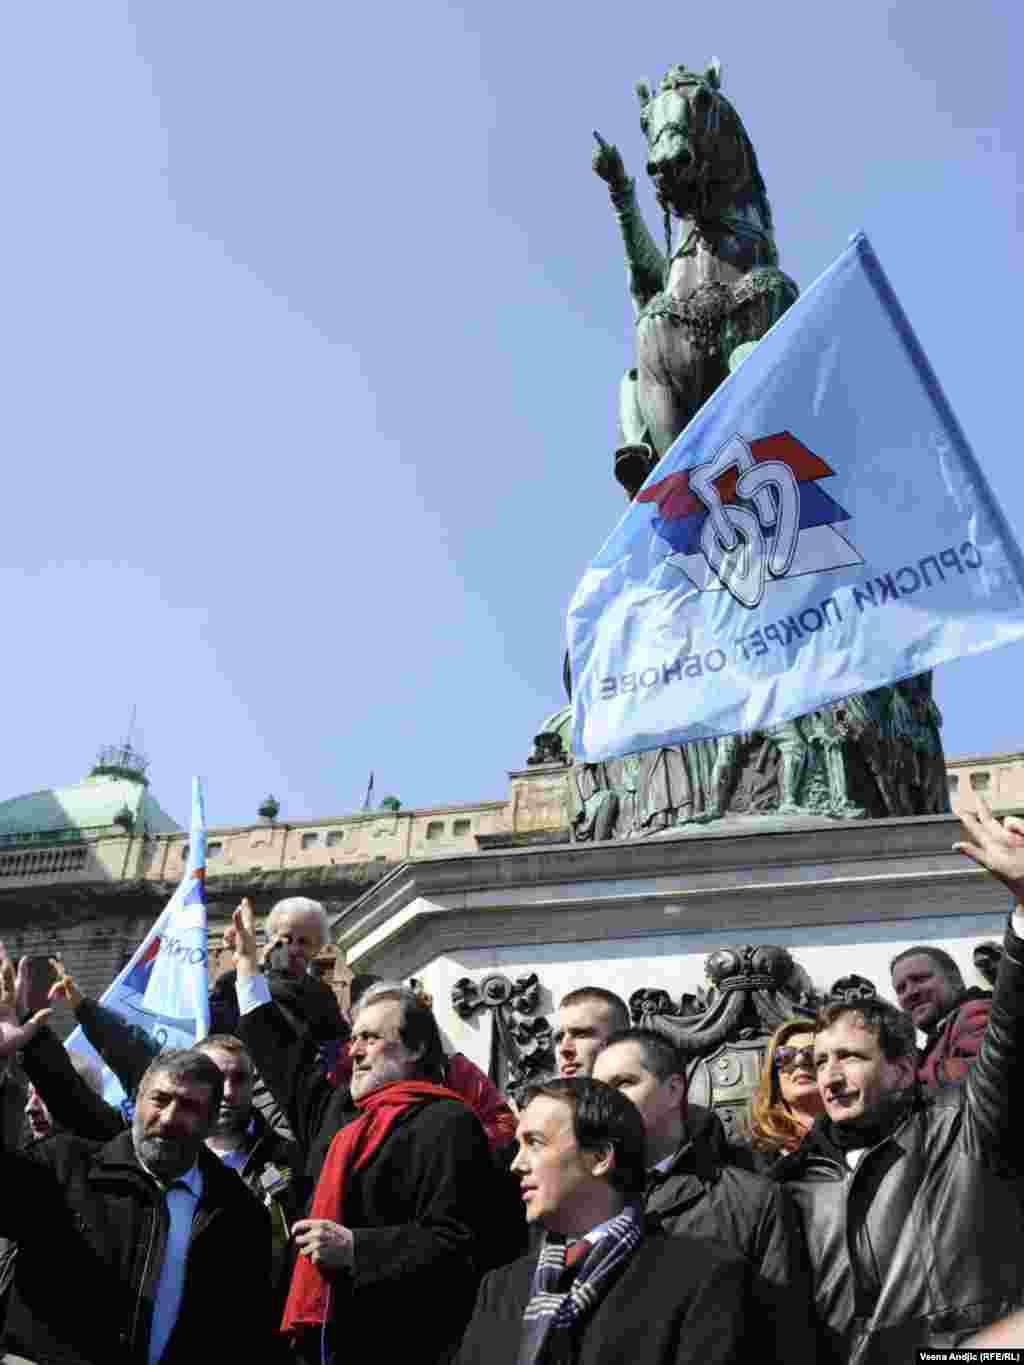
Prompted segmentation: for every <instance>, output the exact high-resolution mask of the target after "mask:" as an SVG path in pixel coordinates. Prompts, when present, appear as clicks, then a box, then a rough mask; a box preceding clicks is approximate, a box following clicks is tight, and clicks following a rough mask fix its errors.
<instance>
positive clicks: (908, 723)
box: [559, 61, 949, 839]
mask: <svg viewBox="0 0 1024 1365" xmlns="http://www.w3.org/2000/svg"><path fill="white" fill-rule="evenodd" d="M637 94H638V96H639V99H640V127H641V129H642V131H643V133H644V136H645V138H646V141H647V161H646V169H647V174H648V175H649V176H650V178H651V181H652V182H653V185H654V191H655V195H656V198H657V202H658V205H659V207H660V208H661V210H662V213H663V215H664V219H663V230H664V243H665V249H664V251H662V249H661V248H660V247H659V246H658V244H657V243H656V242H655V240H654V238H653V237H652V235H651V233H650V232H649V231H648V228H647V226H646V224H645V223H644V220H643V217H642V215H641V212H640V209H639V206H638V204H637V197H636V188H635V183H634V181H633V180H632V179H631V178H630V177H629V176H628V175H627V174H626V169H625V166H624V164H623V160H622V157H621V155H620V153H619V151H618V149H617V148H616V147H615V146H613V145H612V144H611V143H609V142H606V141H605V139H604V138H603V137H602V136H601V135H600V134H599V133H596V132H595V134H594V137H595V138H596V141H597V147H596V150H595V152H594V161H593V164H594V170H595V171H596V173H597V174H598V175H599V176H600V177H601V179H602V180H603V181H604V182H605V183H606V184H607V186H608V191H609V195H610V198H611V202H612V207H613V208H614V210H615V215H616V218H617V220H618V224H619V229H620V232H621V234H622V241H623V245H624V247H625V254H626V266H627V270H628V277H629V292H630V296H631V298H632V302H633V309H634V313H635V318H636V357H635V364H634V365H633V366H632V367H631V368H630V369H629V370H628V371H627V372H626V375H625V377H624V379H623V381H622V384H621V386H620V390H619V402H618V417H619V427H620V438H621V439H620V442H619V445H618V448H617V449H616V451H615V456H614V473H615V477H616V479H617V480H618V481H619V483H620V484H621V485H622V487H623V488H624V489H625V491H626V494H627V496H628V497H629V498H630V499H633V498H635V497H636V495H637V493H638V492H639V491H640V489H641V487H642V486H643V484H644V482H645V480H646V479H647V477H648V475H649V474H650V472H651V470H652V469H653V468H654V466H655V465H656V464H657V463H658V461H659V460H660V459H661V457H662V456H663V455H664V454H665V452H666V451H667V450H668V448H669V447H670V446H671V445H672V443H673V441H675V439H676V438H677V437H678V436H679V434H680V433H681V432H682V430H683V429H684V427H685V426H686V425H687V423H688V422H689V421H690V419H691V418H692V417H693V416H694V415H695V413H696V412H697V410H698V409H699V408H700V407H701V406H702V405H703V404H704V403H705V402H706V401H707V399H708V398H710V396H711V395H712V394H713V393H714V391H715V389H716V388H717V387H718V385H719V384H721V383H722V381H723V380H724V379H725V378H726V377H727V376H728V375H729V373H730V371H731V370H733V369H735V368H736V366H737V365H738V364H740V363H742V360H743V358H744V357H745V355H747V354H748V353H749V351H750V349H751V348H752V347H753V346H754V345H756V344H757V342H758V340H759V339H760V338H761V337H762V336H763V335H764V334H765V332H767V330H768V329H769V327H771V326H772V324H773V323H774V322H776V321H777V320H778V319H779V318H780V317H781V316H782V315H783V313H784V312H785V311H786V309H787V308H789V307H790V305H791V304H792V303H793V302H794V301H795V300H796V298H797V295H798V293H799V291H798V289H797V286H796V284H795V283H794V281H793V280H791V279H790V278H789V276H788V275H786V274H785V273H784V272H783V271H782V270H780V269H779V265H778V251H777V249H776V245H775V238H774V234H773V226H772V212H771V206H770V204H769V202H768V195H767V192H766V190H765V185H764V180H763V179H762V176H761V172H760V169H759V167H758V164H757V155H756V153H755V151H754V146H753V143H752V142H751V141H750V138H749V137H748V136H747V132H746V129H745V128H744V126H743V123H742V122H741V120H740V117H739V115H738V114H737V112H736V110H735V109H734V108H733V106H732V104H731V103H730V102H729V101H728V100H727V99H726V98H725V96H724V95H723V94H722V91H721V68H720V65H719V63H718V62H717V61H713V62H712V63H711V64H710V65H709V66H708V67H707V68H706V69H705V70H704V71H703V72H701V73H698V72H694V71H690V70H688V69H687V68H686V67H684V66H674V67H672V69H671V70H670V71H669V72H668V73H667V74H666V75H665V76H664V78H663V79H662V81H661V83H660V85H658V86H657V88H656V89H654V90H651V89H650V88H649V87H648V86H647V85H646V84H641V85H638V86H637ZM563 714H564V713H563ZM941 723H942V721H941V716H940V714H939V711H938V708H937V706H936V705H935V703H934V701H933V700H932V694H931V675H930V674H921V675H920V676H918V677H915V678H911V679H909V680H907V681H905V682H901V683H897V684H896V685H894V686H892V687H882V688H878V689H876V690H874V691H872V692H869V693H866V694H865V695H863V696H859V697H851V698H847V699H846V700H844V701H841V702H836V703H834V704H832V705H830V706H827V707H824V708H823V709H821V710H819V711H815V712H813V713H811V714H810V715H807V716H802V717H800V718H799V719H797V720H794V721H790V722H788V723H786V724H784V725H779V726H777V727H774V728H772V729H770V730H764V731H758V732H755V733H753V734H747V735H731V736H728V737H726V738H724V739H719V740H698V741H695V742H693V743H690V744H686V745H674V746H670V747H665V748H661V749H656V750H651V751H649V752H646V753H640V754H630V755H628V756H627V757H625V758H622V759H614V760H610V761H607V762H604V763H599V764H583V763H580V762H579V761H578V760H577V761H575V762H574V765H573V768H572V781H571V787H572V796H573V802H574V811H573V827H574V834H575V837H576V838H580V839H602V838H627V837H638V836H640V837H642V836H643V835H646V834H651V833H656V832H657V831H659V830H662V829H666V828H668V827H671V826H676V825H681V824H685V823H687V822H690V821H706V820H713V819H717V818H720V817H722V816H724V815H728V814H776V815H797V814H802V815H830V816H834V817H837V818H857V817H863V816H874V817H880V816H887V815H926V814H937V813H940V812H944V811H947V810H948V809H949V798H948V792H947V787H946V775H945V760H944V757H943V752H942V742H941V739H940V736H939V727H940V726H941ZM559 728H560V729H562V733H563V734H567V731H568V727H567V726H564V728H563V727H561V726H560V727H559Z"/></svg>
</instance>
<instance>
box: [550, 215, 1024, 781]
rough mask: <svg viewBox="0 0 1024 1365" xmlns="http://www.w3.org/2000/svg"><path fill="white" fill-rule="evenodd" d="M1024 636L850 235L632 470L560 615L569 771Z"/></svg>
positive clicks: (1019, 588) (981, 493)
mask: <svg viewBox="0 0 1024 1365" xmlns="http://www.w3.org/2000/svg"><path fill="white" fill-rule="evenodd" d="M1022 638H1024V560H1022V556H1021V552H1020V548H1019V546H1018V545H1017V543H1016V541H1015V539H1014V537H1013V535H1012V533H1011V531H1010V529H1009V527H1008V525H1007V522H1006V518H1005V517H1004V515H1003V513H1002V511H1001V509H1000V507H999V506H998V504H997V503H996V500H995V498H994V497H993V495H992V492H991V489H990V488H989V486H988V483H987V481H986V479H985V476H984V474H983V473H982V471H981V469H980V467H979V465H978V461H977V460H976V458H975V456H974V454H973V453H972V451H971V449H970V447H969V445H968V443H967V440H966V438H965V436H964V434H963V432H962V430H961V428H960V426H959V424H958V422H957V420H956V417H955V416H954V414H953V412H952V409H951V408H950V406H949V404H948V402H947V401H946V398H945V396H944V394H943V392H942V389H941V387H940V385H939V382H938V380H937V379H936V377H935V374H934V372H933V371H932V369H931V367H930V365H929V363H928V360H927V358H926V356H925V354H924V351H923V350H922V348H921V346H920V343H919V342H918V340H917V338H916V336H915V335H914V332H913V330H912V329H911V327H910V324H909V322H908V321H907V318H906V316H905V314H904V312H903V310H902V308H901V306H900V304H899V301H898V300H897V298H896V296H895V294H894V292H893V290H892V287H891V285H890V284H889V281H888V279H887V278H886V276H885V274H884V272H883V270H882V267H881V265H880V264H879V261H878V258H877V257H876V255H875V253H874V251H873V250H872V248H871V246H870V244H869V242H868V241H867V238H866V237H864V236H863V234H858V235H857V236H856V237H854V238H853V239H852V240H851V243H850V246H849V247H848V249H847V250H846V251H844V253H843V254H842V255H841V256H840V257H839V259H838V260H837V261H835V263H834V264H833V265H832V266H830V267H829V269H828V270H826V271H825V273H824V274H823V275H822V276H821V277H820V278H819V279H818V280H817V281H816V282H815V283H814V284H813V285H812V286H811V287H810V289H808V290H807V292H806V293H805V294H804V295H803V296H802V297H801V298H800V299H799V300H798V301H797V302H796V303H795V304H794V305H793V306H792V308H790V309H789V311H788V312H787V313H786V314H785V315H784V316H783V317H782V318H781V319H780V320H779V321H778V322H777V323H776V324H775V325H774V327H772V328H771V330H770V331H769V332H767V333H766V334H765V336H764V337H763V338H762V339H761V340H760V341H759V342H758V343H757V345H756V346H754V347H753V348H752V349H751V351H750V353H749V354H748V355H747V357H746V359H744V360H743V361H742V363H740V364H739V366H738V367H737V369H736V370H735V372H734V373H733V374H731V375H730V376H729V377H728V379H727V380H726V381H725V382H724V383H723V384H722V385H721V387H720V388H719V389H718V390H717V391H716V392H715V393H714V395H713V396H712V397H711V398H710V399H709V400H708V402H707V403H705V404H704V406H703V407H702V408H701V410H700V411H699V412H698V413H697V415H696V416H695V417H694V419H693V420H692V421H691V422H690V424H689V425H688V426H687V428H686V429H685V431H683V433H682V435H680V437H679V438H678V440H676V441H675V443H674V444H673V445H672V446H671V448H670V449H669V450H668V451H667V452H666V454H665V456H664V457H663V459H662V460H661V461H660V462H659V464H658V465H657V467H656V468H655V469H654V470H653V471H652V473H651V475H650V476H649V478H648V479H647V482H646V483H645V485H644V487H643V488H642V489H641V491H640V492H639V494H638V495H637V497H636V499H635V500H634V501H633V502H632V503H631V504H630V507H629V509H628V511H627V512H626V514H625V515H624V516H623V518H622V520H621V521H620V522H619V524H618V526H617V527H616V528H615V530H614V531H613V532H612V534H611V535H610V536H609V538H608V540H607V541H606V542H605V544H604V546H603V548H602V549H601V551H600V552H599V554H598V555H597V557H596V558H595V559H594V561H593V563H592V564H591V565H590V567H589V568H588V569H587V570H586V572H585V574H584V575H583V579H582V581H581V583H580V585H579V588H578V589H577V591H576V594H575V596H574V598H573V601H572V604H571V606H570V608H569V614H568V642H569V654H570V667H571V671H572V684H573V703H574V721H573V741H572V747H573V751H574V753H575V754H576V755H577V756H578V757H580V758H583V759H585V760H587V761H591V762H596V761H598V760H601V759H605V758H612V757H615V756H617V755H621V754H626V753H633V752H637V751H639V750H643V749H650V748H655V747H659V746H661V745H664V744H674V743H684V742H686V741H689V740H695V739H705V738H713V737H716V736H720V735H729V734H748V733H750V732H752V731H756V730H765V729H770V728H771V727H773V726H776V725H779V724H781V723H782V722H784V721H787V720H790V719H792V718H794V717H796V716H800V715H804V714H806V713H807V712H809V711H813V710H815V709H816V708H819V707H822V706H824V705H827V704H829V703H831V702H834V701H838V700H840V699H841V698H843V697H847V696H851V695H853V694H855V693H859V692H865V691H867V690H869V689H871V688H875V687H880V686H883V685H886V684H891V683H895V682H898V681H901V680H902V679H905V678H909V677H912V676H914V675H915V674H918V673H922V672H924V671H925V670H927V669H931V668H934V667H936V666H937V665H938V664H943V663H946V662H948V661H949V660H951V659H958V658H961V657H963V656H965V655H970V654H980V653H982V652H984V651H986V650H990V649H995V648H997V647H999V646H1000V645H1006V644H1011V643H1013V642H1014V641H1017V640H1020V639H1022Z"/></svg>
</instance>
